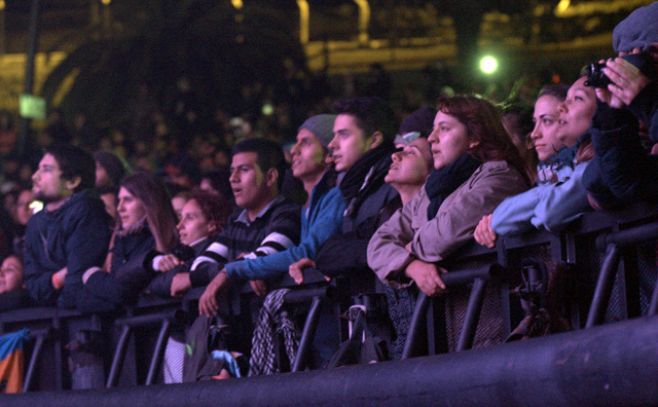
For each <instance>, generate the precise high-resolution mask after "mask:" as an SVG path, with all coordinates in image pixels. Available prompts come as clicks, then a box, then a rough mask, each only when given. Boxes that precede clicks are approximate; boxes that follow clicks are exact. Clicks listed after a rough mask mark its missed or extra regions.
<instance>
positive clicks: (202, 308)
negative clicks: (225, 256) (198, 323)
mask: <svg viewBox="0 0 658 407" xmlns="http://www.w3.org/2000/svg"><path fill="white" fill-rule="evenodd" d="M228 281H229V280H228V274H227V273H226V270H222V271H220V272H219V274H217V275H216V276H215V278H213V279H212V281H211V282H210V284H208V286H207V287H206V289H205V290H204V291H203V294H201V297H199V314H201V315H205V316H207V317H213V316H215V314H217V310H218V309H219V302H218V301H217V294H219V291H220V290H221V289H222V288H223V287H225V286H227V285H228Z"/></svg>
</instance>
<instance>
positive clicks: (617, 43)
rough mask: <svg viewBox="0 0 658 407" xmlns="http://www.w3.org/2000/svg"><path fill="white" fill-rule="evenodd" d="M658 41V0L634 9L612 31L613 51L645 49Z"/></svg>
mask: <svg viewBox="0 0 658 407" xmlns="http://www.w3.org/2000/svg"><path fill="white" fill-rule="evenodd" d="M652 43H658V1H657V2H653V3H651V4H649V5H647V6H644V7H640V8H637V9H635V10H634V11H633V12H632V13H631V14H629V15H628V17H626V18H625V19H623V20H622V21H621V22H620V23H619V24H617V26H616V27H615V29H614V30H613V31H612V46H613V48H614V49H615V52H621V51H630V50H632V49H633V48H640V49H642V50H644V49H646V48H647V47H648V46H649V45H651V44H652Z"/></svg>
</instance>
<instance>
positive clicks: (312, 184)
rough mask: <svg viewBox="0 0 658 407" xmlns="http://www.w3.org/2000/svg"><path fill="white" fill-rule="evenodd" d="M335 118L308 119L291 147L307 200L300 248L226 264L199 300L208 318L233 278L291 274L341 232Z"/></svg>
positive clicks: (201, 309) (341, 203)
mask: <svg viewBox="0 0 658 407" xmlns="http://www.w3.org/2000/svg"><path fill="white" fill-rule="evenodd" d="M334 119H335V115H328V114H321V115H316V116H312V117H310V118H309V119H307V120H306V121H305V122H304V123H303V124H302V125H301V126H300V128H299V131H298V133H297V142H296V143H295V145H294V147H293V148H292V151H291V153H292V173H293V176H294V177H295V178H297V179H299V180H300V181H301V182H302V183H303V184H304V189H305V191H306V193H307V196H308V198H307V201H306V204H305V205H304V209H303V212H302V216H301V224H302V233H301V242H300V243H299V244H298V245H295V246H293V247H290V248H288V249H287V250H283V251H281V252H278V253H273V254H270V255H268V256H263V257H258V258H252V259H244V260H242V261H234V262H231V263H228V264H226V265H225V267H224V270H222V271H221V272H220V273H219V274H218V275H217V276H216V277H215V278H214V279H213V281H212V282H211V283H210V284H209V285H208V287H207V288H206V291H205V293H204V294H203V296H202V297H201V298H200V300H199V311H200V312H201V313H202V314H204V315H207V316H211V315H214V314H215V313H216V312H217V299H216V294H217V292H219V291H220V290H221V289H222V287H223V286H224V285H225V284H227V283H228V282H229V281H230V280H233V279H249V280H253V279H271V278H274V277H279V276H281V275H282V274H285V273H287V272H288V270H289V267H290V266H291V265H292V264H294V263H295V262H297V261H299V260H300V259H303V258H309V259H313V258H315V254H316V253H317V249H318V247H319V246H320V245H321V244H322V243H323V242H324V241H325V240H327V238H329V237H330V236H331V235H333V234H334V233H336V232H337V231H338V230H339V229H340V225H341V221H342V216H343V210H344V209H345V203H344V201H343V197H342V196H341V193H340V191H339V190H338V189H337V188H334V183H335V173H333V172H332V171H329V167H328V165H327V164H326V157H327V152H328V150H327V145H328V143H329V141H330V140H331V136H332V126H333V124H334Z"/></svg>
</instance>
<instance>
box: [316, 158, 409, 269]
mask: <svg viewBox="0 0 658 407" xmlns="http://www.w3.org/2000/svg"><path fill="white" fill-rule="evenodd" d="M393 151H394V150H393V149H392V148H391V147H389V148H386V147H382V148H379V149H377V150H373V151H371V152H369V153H368V154H366V155H365V156H364V157H362V158H361V159H360V160H359V161H357V162H356V164H354V166H353V167H352V168H351V169H350V170H349V171H348V172H347V173H346V174H345V176H344V177H343V179H342V180H341V183H340V189H341V192H342V193H343V197H344V198H345V202H346V203H347V209H346V210H345V215H344V216H343V226H342V228H341V233H339V234H337V235H334V236H332V237H330V238H329V239H328V240H327V241H326V242H325V243H324V244H323V245H322V247H321V248H320V250H319V252H318V255H317V257H316V259H315V263H316V266H317V268H318V270H319V271H321V272H322V273H323V274H325V275H328V276H337V275H340V274H344V273H350V272H353V271H358V270H369V268H368V261H367V248H368V242H369V241H370V238H371V237H372V235H373V234H374V233H375V231H376V230H377V228H379V226H380V225H381V224H382V223H384V222H386V221H387V220H388V218H389V217H391V215H392V214H393V212H395V210H397V209H398V208H399V207H400V206H401V205H402V203H401V201H400V196H399V194H398V192H397V191H396V190H395V189H393V187H391V186H390V185H388V184H386V183H384V177H385V176H386V173H387V172H388V167H389V166H390V164H391V158H390V157H391V154H392V153H393ZM363 164H367V165H363ZM366 180H367V181H366ZM346 181H348V182H349V184H351V185H346ZM352 185H357V186H358V187H357V188H353V187H352Z"/></svg>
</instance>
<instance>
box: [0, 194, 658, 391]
mask: <svg viewBox="0 0 658 407" xmlns="http://www.w3.org/2000/svg"><path fill="white" fill-rule="evenodd" d="M657 219H658V210H656V209H654V208H652V207H649V206H643V205H640V206H636V207H634V208H629V209H627V210H625V211H622V212H618V213H592V214H588V215H585V216H584V217H583V219H582V220H581V221H579V222H578V223H577V224H574V225H573V226H572V227H571V228H570V229H568V230H567V231H564V232H562V233H560V234H552V233H547V232H533V233H530V234H526V235H523V236H517V237H513V238H505V239H500V241H499V242H498V244H497V247H496V249H495V250H488V249H484V248H482V247H480V246H477V245H475V244H473V245H469V246H468V247H465V248H464V249H462V250H460V251H459V253H457V254H456V255H455V256H453V261H452V262H454V263H468V261H470V260H474V259H475V260H480V261H482V260H483V259H485V260H486V264H485V265H483V266H481V267H475V268H470V269H466V270H462V271H457V272H452V271H451V272H449V273H448V274H446V275H444V276H443V279H444V281H445V282H446V285H447V286H448V287H458V286H464V285H469V284H472V288H471V292H470V295H469V300H468V305H467V307H466V316H465V319H464V321H463V324H462V327H461V332H460V333H459V338H458V340H457V344H456V347H455V350H467V349H470V348H471V347H472V346H473V340H474V337H475V335H476V331H477V327H478V320H479V315H480V309H481V306H482V299H483V295H484V292H485V288H486V287H487V282H488V281H490V280H495V281H498V282H502V284H501V298H506V299H507V302H505V301H503V302H502V305H501V310H500V311H501V316H502V317H503V325H505V331H506V332H507V333H509V330H510V326H511V318H512V317H511V316H510V315H511V311H510V305H509V288H508V287H507V286H506V284H505V281H506V279H507V277H508V276H510V275H515V273H516V274H518V270H516V269H515V267H516V266H515V265H514V264H512V263H514V261H512V260H511V258H513V257H515V256H517V257H518V254H519V253H523V252H524V250H527V249H528V248H529V247H535V246H538V245H539V246H540V245H547V246H548V248H549V249H548V253H549V254H550V258H551V259H552V260H553V261H555V262H560V263H566V264H571V265H575V266H578V265H579V263H580V262H581V261H582V260H583V258H584V254H583V253H580V252H579V247H578V246H579V244H582V243H583V242H585V241H595V242H596V243H597V244H598V247H599V248H601V247H605V248H606V252H605V261H604V262H603V264H602V266H601V271H600V273H598V276H597V282H596V285H595V286H594V289H593V295H592V298H591V305H590V306H589V310H588V317H587V322H586V323H585V324H584V325H585V327H588V328H589V327H592V326H594V325H597V324H600V323H601V322H603V319H604V317H605V310H606V308H607V303H608V300H609V298H610V292H611V290H612V287H613V284H614V282H615V276H616V275H617V274H618V273H617V269H618V267H619V264H620V259H622V258H623V256H622V255H621V254H620V253H621V252H620V251H621V250H623V249H626V248H628V247H630V246H633V245H636V244H639V243H642V242H645V241H648V240H654V239H658V220H657ZM581 252H582V250H581ZM585 254H588V253H585ZM589 254H591V253H589ZM452 262H451V263H452ZM517 263H518V262H517ZM654 272H655V270H654ZM579 277H580V276H579ZM310 283H311V284H310V286H308V287H302V288H300V289H293V290H292V291H291V292H290V293H289V294H288V295H287V296H286V298H285V302H286V303H287V304H291V305H293V306H294V305H295V304H299V303H310V307H309V312H308V314H307V318H306V321H305V323H304V328H303V331H302V335H301V340H300V347H299V350H298V353H297V355H296V357H295V360H294V362H293V363H292V366H291V370H292V371H293V372H298V371H301V370H303V369H304V368H305V366H306V360H307V359H308V357H309V353H310V343H311V342H312V339H313V335H314V333H315V330H316V328H317V325H318V319H319V318H318V317H319V309H320V307H321V305H322V302H323V301H327V300H329V301H335V298H334V296H335V295H336V293H335V292H334V291H335V289H334V288H332V287H331V286H327V285H326V283H324V282H323V280H322V278H321V276H319V277H318V276H316V277H315V278H311V279H310ZM284 285H288V286H293V284H292V282H291V281H287V282H286V283H284ZM626 291H628V290H626ZM629 294H632V293H629ZM198 295H199V292H198V291H197V292H192V293H190V294H189V295H187V296H186V297H185V298H183V300H182V301H179V300H152V299H143V300H140V303H139V304H138V306H136V307H134V308H131V309H127V310H126V312H125V313H124V315H123V316H120V318H118V319H116V321H115V322H114V326H115V327H117V328H118V329H119V330H120V335H119V339H118V341H117V344H116V346H115V347H114V349H115V350H114V356H113V361H112V364H111V367H110V370H109V374H108V376H107V381H106V385H107V387H113V386H116V384H117V383H118V377H119V375H120V372H121V365H122V363H123V360H124V358H125V356H126V353H125V352H126V351H125V347H126V343H127V341H128V338H129V336H130V335H131V333H132V331H133V329H136V328H139V327H143V326H157V327H158V330H157V332H158V333H157V336H156V338H155V342H154V346H153V349H152V351H151V352H150V355H151V359H150V361H149V366H148V373H147V375H146V380H145V381H144V383H145V384H154V383H155V382H156V381H157V375H158V370H159V366H160V365H161V362H162V355H163V351H164V344H165V343H166V340H167V338H168V335H169V331H170V328H171V323H172V322H173V321H174V320H180V319H181V318H182V317H181V315H180V311H176V310H182V311H184V312H185V313H189V314H192V315H194V313H195V305H194V304H195V301H196V299H198ZM448 295H449V294H448ZM584 297H585V298H577V299H576V300H577V301H580V302H582V301H589V298H586V297H587V296H584ZM430 303H431V299H429V298H427V297H425V296H424V295H420V296H419V297H418V299H417V304H416V309H415V312H414V315H413V318H412V324H411V329H410V331H409V333H408V340H407V342H406V344H405V347H404V351H403V356H402V358H403V359H406V358H410V357H412V356H419V355H420V354H422V353H423V352H422V350H419V349H418V342H419V335H420V334H421V332H422V329H421V328H422V326H423V325H424V324H425V325H427V324H429V326H430V328H429V329H426V330H427V331H428V333H429V334H430V335H433V334H434V331H435V328H434V325H433V320H434V318H436V316H434V315H433V314H432V313H431V312H430V310H431V307H430V305H431V304H430ZM657 308H658V284H656V286H655V288H654V289H653V293H652V296H651V303H650V305H649V308H648V312H647V313H648V314H649V315H655V314H656V313H657ZM176 312H178V314H176ZM428 314H429V315H430V317H431V318H428V317H427V316H428ZM579 318H580V317H579V316H575V317H574V318H573V320H574V321H576V322H578V321H579ZM101 325H102V324H101V323H100V322H99V318H98V316H94V315H82V314H80V313H77V312H75V311H69V310H58V309H50V308H32V309H21V310H14V311H8V312H4V313H0V332H9V331H12V330H15V329H17V328H19V327H28V328H31V330H32V336H33V337H34V338H35V344H34V346H33V349H32V354H31V358H30V362H29V365H28V368H27V370H26V377H25V381H24V390H25V391H27V390H30V389H34V388H35V382H38V383H37V384H36V388H38V389H53V390H60V389H64V388H66V387H67V383H68V379H67V378H66V375H65V374H64V372H65V369H64V365H65V364H64V355H65V352H66V351H65V349H64V346H63V345H64V344H65V343H66V341H67V340H68V339H69V338H70V337H72V332H74V331H75V330H76V329H81V327H83V328H85V327H87V328H90V327H91V328H93V329H99V327H100V326H101ZM574 325H575V326H574V328H579V325H578V324H574ZM430 353H432V352H430ZM44 355H47V356H48V359H49V361H52V365H53V368H51V369H49V370H50V372H49V373H50V375H52V372H53V371H55V372H56V373H55V374H54V375H52V379H51V381H50V382H43V383H42V382H41V381H40V380H39V379H41V378H42V377H43V376H45V375H44V374H42V375H41V377H39V378H37V375H38V370H39V369H38V365H39V359H40V357H41V356H44ZM134 384H137V383H134Z"/></svg>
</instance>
